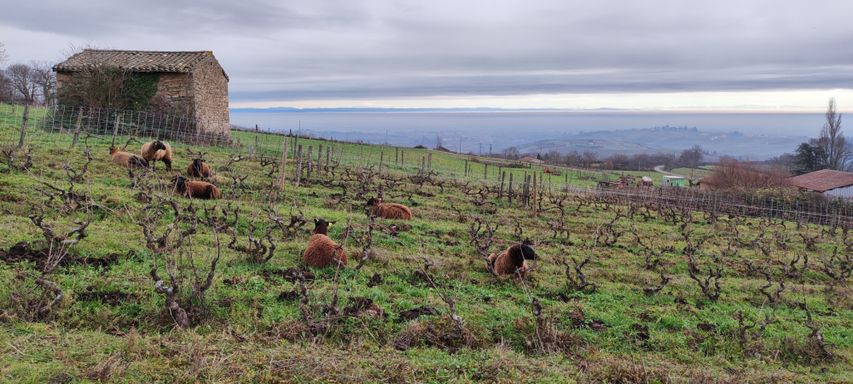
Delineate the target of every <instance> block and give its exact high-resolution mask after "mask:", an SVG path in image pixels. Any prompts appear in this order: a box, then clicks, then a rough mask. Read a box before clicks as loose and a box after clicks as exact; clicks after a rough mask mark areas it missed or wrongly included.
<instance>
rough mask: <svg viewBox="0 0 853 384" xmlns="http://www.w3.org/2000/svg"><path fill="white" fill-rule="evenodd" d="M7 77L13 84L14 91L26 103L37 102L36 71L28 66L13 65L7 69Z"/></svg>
mask: <svg viewBox="0 0 853 384" xmlns="http://www.w3.org/2000/svg"><path fill="white" fill-rule="evenodd" d="M6 76H7V77H8V78H9V81H10V82H11V84H12V90H13V91H14V92H15V93H16V94H17V96H18V97H20V98H21V99H22V100H23V101H24V102H26V103H28V104H32V103H33V102H35V99H36V93H37V92H38V85H37V84H36V82H35V81H34V78H35V71H33V68H32V67H30V66H29V65H26V64H20V63H18V64H12V65H10V66H9V68H7V69H6Z"/></svg>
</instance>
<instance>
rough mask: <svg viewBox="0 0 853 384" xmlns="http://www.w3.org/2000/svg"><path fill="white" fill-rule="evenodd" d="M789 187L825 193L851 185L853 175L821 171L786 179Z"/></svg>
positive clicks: (826, 170)
mask: <svg viewBox="0 0 853 384" xmlns="http://www.w3.org/2000/svg"><path fill="white" fill-rule="evenodd" d="M788 182H789V183H791V185H793V186H795V187H798V188H802V189H807V190H810V191H815V192H826V191H829V190H832V189H836V188H842V187H847V186H850V185H853V173H850V172H843V171H834V170H831V169H821V170H820V171H814V172H810V173H806V174H803V175H799V176H794V177H791V178H788Z"/></svg>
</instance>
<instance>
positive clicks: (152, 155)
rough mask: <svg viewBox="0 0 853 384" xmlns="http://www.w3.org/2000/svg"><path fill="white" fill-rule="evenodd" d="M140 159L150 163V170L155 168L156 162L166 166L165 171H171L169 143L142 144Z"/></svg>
mask: <svg viewBox="0 0 853 384" xmlns="http://www.w3.org/2000/svg"><path fill="white" fill-rule="evenodd" d="M141 153H142V157H143V158H144V159H145V160H148V162H150V163H151V167H152V168H155V169H156V168H157V165H156V163H157V161H158V160H159V161H162V162H163V164H166V170H169V171H171V170H172V147H171V146H170V145H169V143H167V142H165V141H160V140H154V141H149V142H147V143H145V144H142V151H141Z"/></svg>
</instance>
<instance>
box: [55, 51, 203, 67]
mask: <svg viewBox="0 0 853 384" xmlns="http://www.w3.org/2000/svg"><path fill="white" fill-rule="evenodd" d="M210 57H213V52H210V51H193V52H161V51H119V50H100V49H86V50H83V51H82V52H78V53H76V54H74V55H73V56H71V57H69V58H68V59H67V60H65V61H63V62H61V63H59V64H56V65H54V66H53V70H54V71H65V72H75V71H81V70H84V69H88V68H94V67H98V66H111V67H118V68H121V69H125V70H129V71H133V72H177V73H189V72H192V70H193V68H194V67H195V66H196V64H198V63H200V62H202V61H203V60H205V59H207V58H210Z"/></svg>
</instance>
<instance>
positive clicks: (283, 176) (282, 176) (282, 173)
mask: <svg viewBox="0 0 853 384" xmlns="http://www.w3.org/2000/svg"><path fill="white" fill-rule="evenodd" d="M281 142H282V144H281V145H282V146H283V148H282V151H281V164H279V166H278V189H279V190H280V191H283V190H284V183H285V181H287V171H286V169H285V168H286V167H287V138H285V139H284V140H282V141H281Z"/></svg>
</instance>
